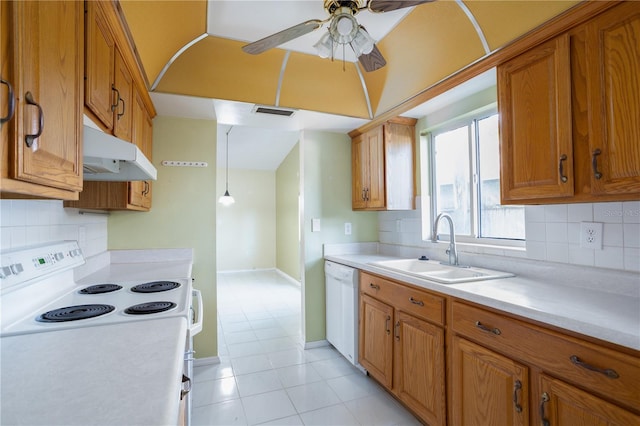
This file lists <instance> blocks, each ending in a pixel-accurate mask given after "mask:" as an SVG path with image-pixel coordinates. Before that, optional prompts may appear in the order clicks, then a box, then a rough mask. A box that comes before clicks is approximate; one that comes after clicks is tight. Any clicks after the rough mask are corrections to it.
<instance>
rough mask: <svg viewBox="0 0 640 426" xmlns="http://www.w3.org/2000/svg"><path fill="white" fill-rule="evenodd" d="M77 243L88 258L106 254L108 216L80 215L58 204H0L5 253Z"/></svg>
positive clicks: (32, 202)
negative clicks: (64, 241)
mask: <svg viewBox="0 0 640 426" xmlns="http://www.w3.org/2000/svg"><path fill="white" fill-rule="evenodd" d="M59 240H76V241H78V243H79V244H80V248H81V249H82V251H83V253H84V256H85V257H91V256H94V255H97V254H100V253H103V252H105V251H106V250H107V216H106V215H104V214H92V213H88V214H80V211H79V210H78V209H71V208H66V209H65V208H63V207H62V201H58V200H0V241H1V244H2V245H1V247H2V250H7V249H12V248H19V247H24V246H30V245H35V244H44V243H48V242H53V241H59Z"/></svg>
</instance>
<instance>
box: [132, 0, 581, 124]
mask: <svg viewBox="0 0 640 426" xmlns="http://www.w3.org/2000/svg"><path fill="white" fill-rule="evenodd" d="M120 2H121V5H122V9H123V11H124V13H125V17H126V20H127V22H128V25H129V28H130V30H131V33H132V35H133V38H134V41H135V43H136V46H137V49H138V52H139V55H140V58H141V60H142V63H143V66H144V69H145V72H146V74H147V78H148V81H149V82H151V83H153V82H155V81H156V80H157V79H159V82H158V84H157V87H155V88H154V90H156V91H158V92H164V93H175V94H184V95H191V96H198V97H208V98H216V99H225V100H234V101H242V102H248V103H257V104H263V105H277V106H282V107H290V108H299V109H306V110H311V111H320V112H327V113H332V114H339V115H346V116H352V117H360V118H373V117H376V116H378V115H380V114H382V113H384V112H385V111H388V110H390V109H392V108H393V107H395V106H397V105H399V104H400V103H402V102H403V101H405V100H407V99H409V98H411V97H413V96H415V95H416V94H418V93H420V92H422V91H424V90H425V89H427V88H428V87H430V86H432V85H434V84H435V83H437V82H438V81H440V80H442V79H444V78H446V77H448V76H450V75H452V74H453V73H455V72H456V71H458V70H460V69H462V68H464V67H466V66H467V65H469V64H471V63H473V62H475V61H476V60H478V59H480V58H482V57H483V56H485V55H486V54H487V53H488V52H487V51H486V50H485V47H484V44H483V37H484V40H485V41H486V45H487V47H488V49H489V52H492V51H495V50H496V49H499V48H500V47H502V46H504V45H505V44H507V43H509V42H510V41H512V40H514V39H516V38H518V37H520V36H521V35H523V34H525V33H527V32H528V31H530V30H532V29H534V28H536V27H538V26H539V25H540V24H542V23H544V22H546V21H548V20H549V19H551V18H553V17H554V16H557V15H559V14H560V13H562V12H563V11H565V10H567V9H569V8H570V7H572V6H574V5H575V4H577V3H579V2H578V1H575V0H572V1H565V0H560V1H556V0H549V1H529V0H525V1H486V0H464V2H463V3H462V5H460V4H458V2H455V1H449V0H447V1H435V2H433V3H429V4H427V5H424V6H420V7H416V8H415V9H414V10H413V11H412V12H411V13H409V14H408V15H407V16H406V18H405V19H404V20H402V21H401V22H400V24H399V25H397V26H396V27H395V28H394V29H393V30H392V31H391V32H390V33H389V34H388V35H387V36H385V37H384V38H383V39H382V40H380V41H379V42H378V43H377V45H378V47H379V49H380V51H381V52H382V53H383V55H384V57H385V58H386V60H387V65H386V66H385V67H383V68H382V69H380V70H378V71H374V72H370V73H367V72H364V71H360V70H359V69H358V67H359V65H358V64H357V63H355V64H354V63H350V62H347V63H343V62H342V61H339V60H335V61H333V62H332V61H330V60H329V59H321V58H319V57H317V56H315V55H309V54H304V53H298V52H291V53H290V54H289V55H287V52H286V51H285V50H283V49H271V50H269V51H267V52H265V53H263V54H260V55H256V56H254V55H248V54H245V53H243V52H242V51H241V49H240V48H241V47H242V45H244V44H245V43H242V42H238V41H234V40H230V39H224V38H220V37H213V36H208V35H206V8H207V2H206V1H204V0H196V1H158V0H120ZM465 9H466V10H465ZM198 37H202V40H200V41H197V42H196V43H193V42H194V40H196V39H197V38H198ZM189 43H193V45H191V46H190V47H188V48H187V49H185V50H184V52H179V51H180V50H181V49H183V48H184V46H186V45H188V44H189ZM177 53H180V54H179V55H177ZM174 56H176V57H175V58H174ZM172 58H174V59H175V60H174V61H173V62H171V60H172ZM165 67H167V70H166V72H165V73H164V74H162V70H163V68H165ZM361 75H362V79H361V78H360V76H361ZM159 77H160V78H159ZM370 109H371V114H370V112H369V111H370Z"/></svg>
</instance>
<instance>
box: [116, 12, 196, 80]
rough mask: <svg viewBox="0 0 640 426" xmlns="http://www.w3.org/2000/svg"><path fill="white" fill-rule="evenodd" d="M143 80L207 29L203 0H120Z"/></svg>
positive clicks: (152, 77) (153, 78) (155, 75)
mask: <svg viewBox="0 0 640 426" xmlns="http://www.w3.org/2000/svg"><path fill="white" fill-rule="evenodd" d="M120 4H121V6H122V10H123V11H124V14H125V16H126V19H127V23H128V25H129V29H130V31H131V34H132V36H133V39H134V40H135V43H136V48H137V49H138V53H139V54H140V58H141V60H142V64H143V66H144V71H145V73H146V74H147V81H149V82H154V81H155V80H156V78H157V77H158V75H159V74H160V72H161V71H162V68H163V67H164V66H165V64H166V63H167V62H168V61H169V60H170V59H171V57H172V56H173V55H174V54H175V53H176V52H177V51H178V50H180V49H181V48H182V47H183V46H184V45H186V44H187V43H189V42H190V41H192V40H194V39H195V38H197V37H198V36H200V35H202V34H204V33H205V32H206V30H207V1H206V0H180V1H170V0H168V1H164V0H163V1H158V0H120Z"/></svg>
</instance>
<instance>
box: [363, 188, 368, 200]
mask: <svg viewBox="0 0 640 426" xmlns="http://www.w3.org/2000/svg"><path fill="white" fill-rule="evenodd" d="M362 201H367V190H366V189H364V188H363V189H362Z"/></svg>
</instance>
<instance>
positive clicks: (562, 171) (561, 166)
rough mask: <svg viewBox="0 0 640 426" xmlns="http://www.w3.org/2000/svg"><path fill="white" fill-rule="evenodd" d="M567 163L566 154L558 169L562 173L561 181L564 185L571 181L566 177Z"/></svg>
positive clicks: (563, 155)
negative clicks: (565, 168)
mask: <svg viewBox="0 0 640 426" xmlns="http://www.w3.org/2000/svg"><path fill="white" fill-rule="evenodd" d="M565 161H567V156H566V155H565V154H562V155H561V156H560V165H559V166H558V169H559V171H560V180H561V181H562V183H567V181H568V180H569V179H567V177H566V176H565V175H564V162H565Z"/></svg>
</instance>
